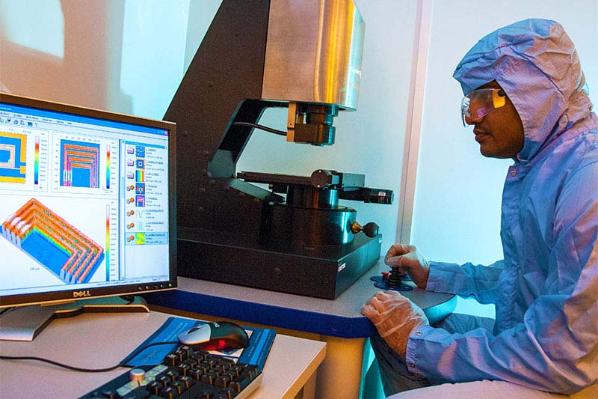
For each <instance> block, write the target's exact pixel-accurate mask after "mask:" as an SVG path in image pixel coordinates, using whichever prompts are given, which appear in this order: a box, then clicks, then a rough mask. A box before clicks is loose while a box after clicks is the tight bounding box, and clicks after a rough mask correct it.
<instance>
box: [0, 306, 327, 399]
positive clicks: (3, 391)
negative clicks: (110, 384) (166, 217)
mask: <svg viewBox="0 0 598 399" xmlns="http://www.w3.org/2000/svg"><path fill="white" fill-rule="evenodd" d="M169 316H170V315H167V314H163V313H158V312H150V313H112V314H106V313H103V314H100V313H95V314H82V315H79V316H76V317H73V318H68V319H57V320H54V321H52V323H51V324H50V325H49V326H48V327H46V329H45V330H44V331H42V332H41V333H40V334H39V335H38V336H37V337H36V338H35V340H34V341H33V342H8V341H0V353H2V354H3V355H9V356H10V355H12V356H17V355H19V356H21V355H23V356H25V355H32V356H38V357H44V358H48V359H52V360H57V361H60V362H64V363H67V364H72V365H78V366H80V367H86V368H101V367H108V366H112V365H114V364H116V363H118V362H119V361H120V360H122V359H123V358H124V357H125V356H126V355H127V354H128V353H130V352H131V351H132V350H133V349H135V348H136V347H137V346H138V345H139V344H140V343H141V342H143V341H144V340H145V339H146V338H147V337H149V336H150V335H151V334H152V333H153V332H154V331H156V330H157V329H158V328H159V327H160V326H161V325H162V323H163V322H164V321H165V320H166V319H167V318H168V317H169ZM325 346H326V345H325V344H324V343H323V342H318V341H311V340H306V339H301V338H296V337H289V336H285V335H277V336H276V339H275V341H274V344H273V346H272V350H271V352H270V355H269V356H268V360H267V361H266V365H265V368H264V371H263V380H262V383H261V385H260V387H259V388H258V389H257V390H256V391H255V392H254V393H253V394H252V395H251V398H252V399H253V398H255V399H257V398H259V399H279V398H294V397H295V396H296V395H297V394H298V393H299V392H300V391H301V389H302V388H303V387H304V386H305V391H304V395H303V397H306V396H310V395H309V392H307V391H311V392H312V396H313V390H314V387H315V376H316V372H317V368H318V366H319V365H320V363H321V362H322V360H323V359H324V357H325V354H326V348H325ZM289 359H293V361H292V362H289ZM127 370H128V369H127V368H118V369H116V370H113V371H110V372H105V373H80V372H74V371H69V370H66V369H63V368H58V367H55V366H52V365H49V364H46V363H40V362H37V361H7V360H0V397H2V398H75V397H79V396H81V395H84V394H86V393H88V392H89V391H91V390H93V389H95V388H97V387H98V386H100V385H102V384H104V383H106V382H107V381H109V380H110V379H111V378H114V377H116V376H118V375H120V374H122V373H124V372H125V371H127Z"/></svg>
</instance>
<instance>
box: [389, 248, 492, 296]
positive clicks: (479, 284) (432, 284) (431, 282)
mask: <svg viewBox="0 0 598 399" xmlns="http://www.w3.org/2000/svg"><path fill="white" fill-rule="evenodd" d="M384 262H385V263H386V264H387V265H388V266H390V267H397V268H398V269H399V271H400V272H401V273H407V274H409V276H410V277H411V279H412V280H413V282H414V283H415V284H416V285H417V286H418V287H419V288H424V289H426V290H429V291H436V292H448V293H451V294H457V295H461V296H464V297H468V296H474V297H476V299H477V300H478V301H479V302H481V303H494V299H495V298H496V287H497V286H498V278H499V276H500V273H501V271H502V269H503V261H498V262H495V263H494V264H492V265H490V266H481V265H477V266H475V265H472V264H471V263H466V264H465V265H462V266H459V265H458V264H456V263H441V262H428V261H427V260H426V258H425V257H424V256H423V255H422V254H421V253H420V252H419V251H418V250H417V248H416V247H415V246H414V245H405V244H395V245H393V246H391V247H390V249H389V250H388V252H387V253H386V256H385V257H384Z"/></svg>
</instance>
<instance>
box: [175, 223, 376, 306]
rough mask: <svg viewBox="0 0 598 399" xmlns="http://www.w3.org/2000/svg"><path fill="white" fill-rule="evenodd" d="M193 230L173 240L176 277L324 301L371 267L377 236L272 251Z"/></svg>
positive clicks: (373, 262) (343, 289)
mask: <svg viewBox="0 0 598 399" xmlns="http://www.w3.org/2000/svg"><path fill="white" fill-rule="evenodd" d="M214 235H215V234H214V232H201V231H197V230H195V229H194V230H193V231H188V232H186V233H183V234H181V231H180V230H179V239H178V256H177V257H178V261H177V269H178V275H179V276H184V277H190V278H196V279H200V280H209V281H218V282H221V283H227V284H235V285H243V286H248V287H254V288H261V289H266V290H272V291H281V292H286V293H290V294H298V295H305V296H311V297H316V298H324V299H335V298H337V297H338V296H339V295H340V294H341V293H342V292H343V291H345V290H346V289H347V288H349V287H350V286H351V284H353V283H354V282H355V281H356V280H357V279H359V277H361V276H362V275H363V274H364V273H365V272H366V271H368V270H369V269H370V268H371V267H372V266H374V265H375V264H376V262H377V261H378V259H379V257H380V247H381V242H382V236H381V235H379V236H377V237H374V238H368V237H366V236H365V235H363V234H359V235H356V236H355V239H354V240H353V243H351V244H349V245H345V246H343V247H341V246H327V247H321V248H315V249H311V250H310V249H302V250H291V249H285V250H277V249H271V248H265V247H263V246H258V245H247V243H241V242H232V240H231V239H230V238H224V237H220V238H218V237H214Z"/></svg>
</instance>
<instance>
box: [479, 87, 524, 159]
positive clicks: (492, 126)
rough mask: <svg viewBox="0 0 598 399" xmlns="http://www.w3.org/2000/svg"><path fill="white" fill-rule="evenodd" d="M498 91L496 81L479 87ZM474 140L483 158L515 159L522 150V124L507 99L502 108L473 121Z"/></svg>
mask: <svg viewBox="0 0 598 399" xmlns="http://www.w3.org/2000/svg"><path fill="white" fill-rule="evenodd" d="M489 88H496V89H500V88H501V87H500V86H499V84H498V83H496V81H492V82H490V83H487V84H485V85H484V86H481V87H480V89H489ZM472 122H473V125H474V126H475V127H474V129H473V132H474V134H475V140H476V141H477V142H478V143H479V144H480V152H481V153H482V155H483V156H485V157H492V158H515V157H516V156H517V154H518V153H519V151H521V149H522V148H523V139H524V135H523V124H522V123H521V118H519V114H518V113H517V110H516V109H515V107H514V106H513V103H512V102H511V100H510V99H509V98H508V97H507V98H506V103H505V105H504V106H503V107H500V108H496V109H493V110H492V111H491V112H490V113H488V114H487V115H486V116H484V117H482V118H480V119H479V120H473V121H472Z"/></svg>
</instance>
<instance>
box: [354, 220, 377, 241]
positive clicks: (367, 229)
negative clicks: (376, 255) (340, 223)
mask: <svg viewBox="0 0 598 399" xmlns="http://www.w3.org/2000/svg"><path fill="white" fill-rule="evenodd" d="M379 230H380V228H379V227H378V225H377V224H376V223H374V222H370V223H368V224H366V225H365V226H362V225H360V224H359V223H357V222H353V223H352V224H351V231H352V232H353V234H357V233H359V232H360V231H363V233H364V234H365V235H366V236H368V237H370V238H373V237H376V236H377V235H378V231H379Z"/></svg>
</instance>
